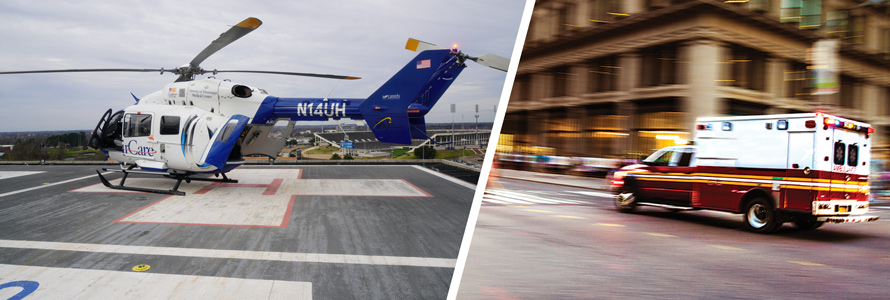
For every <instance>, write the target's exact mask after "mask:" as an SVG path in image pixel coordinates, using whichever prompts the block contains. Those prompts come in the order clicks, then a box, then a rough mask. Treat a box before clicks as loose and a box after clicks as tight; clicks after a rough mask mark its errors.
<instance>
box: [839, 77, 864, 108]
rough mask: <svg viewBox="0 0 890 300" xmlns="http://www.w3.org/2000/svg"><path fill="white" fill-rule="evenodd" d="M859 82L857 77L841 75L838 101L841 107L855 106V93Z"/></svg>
mask: <svg viewBox="0 0 890 300" xmlns="http://www.w3.org/2000/svg"><path fill="white" fill-rule="evenodd" d="M859 84H860V81H859V79H856V78H853V77H850V76H844V75H841V91H840V94H841V96H840V103H838V104H839V105H840V106H841V107H844V108H856V98H857V96H856V95H857V89H858V88H859V87H858V86H859Z"/></svg>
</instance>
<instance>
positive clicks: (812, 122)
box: [806, 120, 816, 128]
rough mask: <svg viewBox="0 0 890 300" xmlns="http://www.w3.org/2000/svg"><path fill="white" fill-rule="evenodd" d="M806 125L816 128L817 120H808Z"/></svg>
mask: <svg viewBox="0 0 890 300" xmlns="http://www.w3.org/2000/svg"><path fill="white" fill-rule="evenodd" d="M806 126H807V128H816V120H807V122H806Z"/></svg>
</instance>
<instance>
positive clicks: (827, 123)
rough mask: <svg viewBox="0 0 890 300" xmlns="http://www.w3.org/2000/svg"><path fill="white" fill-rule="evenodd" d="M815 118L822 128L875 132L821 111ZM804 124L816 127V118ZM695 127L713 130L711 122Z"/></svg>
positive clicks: (726, 124)
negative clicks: (819, 120)
mask: <svg viewBox="0 0 890 300" xmlns="http://www.w3.org/2000/svg"><path fill="white" fill-rule="evenodd" d="M816 118H822V124H823V126H824V128H823V129H828V128H829V127H832V128H840V129H848V130H853V131H859V132H864V133H865V134H866V138H868V135H869V134H872V133H875V128H874V127H868V126H860V125H857V124H855V123H853V122H844V121H841V120H839V119H837V118H835V117H832V116H828V115H824V114H822V113H821V112H820V113H816ZM696 121H697V120H696ZM780 121H784V120H780ZM721 125H722V126H721V130H723V131H732V123H731V122H722V124H721ZM779 125H780V127H784V129H787V128H788V127H787V126H788V123H787V121H786V123H784V124H779ZM781 125H784V126H781ZM805 125H806V127H807V128H816V120H807V121H806V123H805ZM769 128H770V126H768V127H767V129H769ZM695 129H696V130H713V127H711V124H709V123H704V124H702V123H699V124H695ZM779 129H783V128H779Z"/></svg>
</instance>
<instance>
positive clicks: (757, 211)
mask: <svg viewBox="0 0 890 300" xmlns="http://www.w3.org/2000/svg"><path fill="white" fill-rule="evenodd" d="M744 223H745V229H747V230H748V231H751V232H756V233H771V232H773V231H776V230H777V229H779V227H782V222H781V221H780V220H779V216H778V214H776V210H775V209H773V206H772V204H770V203H769V201H767V200H766V199H764V198H761V197H757V198H754V199H752V200H751V201H750V202H748V205H746V206H745V222H744Z"/></svg>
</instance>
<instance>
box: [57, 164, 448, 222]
mask: <svg viewBox="0 0 890 300" xmlns="http://www.w3.org/2000/svg"><path fill="white" fill-rule="evenodd" d="M300 174H301V170H300V169H272V170H268V169H263V170H260V169H236V170H234V171H232V172H230V173H229V177H231V178H237V179H238V180H239V182H238V183H218V182H212V183H211V182H202V181H194V182H192V183H191V184H187V185H183V186H182V187H181V188H180V190H182V191H184V192H186V195H185V196H167V197H164V198H163V199H161V200H158V201H156V202H154V203H151V204H149V205H147V206H145V207H143V208H140V209H139V210H136V211H134V212H132V213H130V214H127V215H125V216H122V217H121V218H119V219H116V220H114V222H116V223H154V224H179V225H206V226H248V227H250V226H256V227H287V225H288V222H287V220H288V219H289V218H290V214H291V208H292V207H293V204H294V202H295V201H299V200H300V199H301V197H300V196H331V197H334V196H352V197H431V195H430V194H427V193H426V192H424V191H423V190H421V189H419V188H417V187H416V186H414V185H412V184H411V183H409V182H408V181H406V180H404V179H301V178H300ZM119 181H120V180H119V179H117V180H112V181H111V183H112V184H118V182H119ZM127 184H128V185H129V186H139V187H146V188H152V189H169V188H170V185H171V184H172V181H171V180H169V179H164V178H128V179H127ZM71 192H84V193H90V192H94V193H118V192H123V193H139V192H132V191H121V190H114V189H109V188H107V187H105V186H103V185H101V184H94V185H90V186H87V187H84V188H79V189H75V190H72V191H71Z"/></svg>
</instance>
